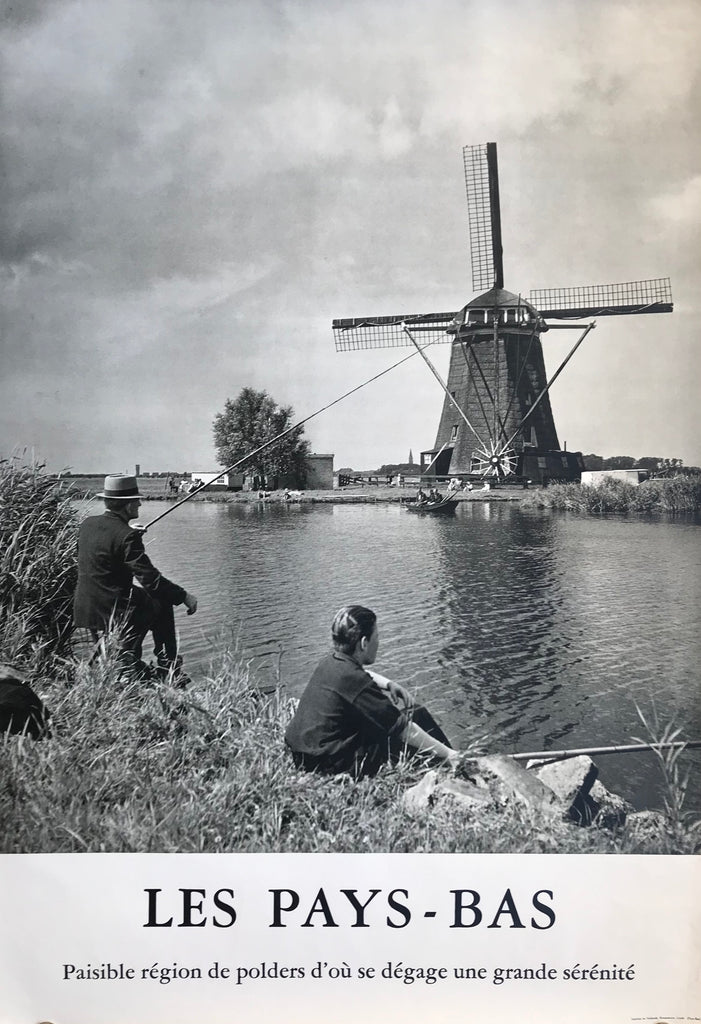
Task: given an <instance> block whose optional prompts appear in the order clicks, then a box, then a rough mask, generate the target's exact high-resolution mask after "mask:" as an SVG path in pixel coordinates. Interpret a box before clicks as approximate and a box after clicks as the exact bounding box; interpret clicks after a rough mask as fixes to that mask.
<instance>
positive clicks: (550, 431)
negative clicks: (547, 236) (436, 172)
mask: <svg viewBox="0 0 701 1024" xmlns="http://www.w3.org/2000/svg"><path fill="white" fill-rule="evenodd" d="M463 163H464V168H465V183H466V190H467V209H468V220H469V226H470V242H471V247H470V253H471V263H472V287H473V290H474V291H480V292H482V294H480V295H478V296H477V297H476V298H474V299H472V301H470V302H468V303H467V305H466V306H464V307H463V308H462V309H460V310H458V311H457V312H445V313H420V314H413V313H412V314H397V315H395V316H375V317H353V318H351V319H342V320H334V321H333V332H334V337H335V342H336V350H337V351H339V352H342V351H349V350H358V349H374V348H394V347H396V346H401V345H412V344H413V345H414V346H415V347H416V348H417V349H418V351H419V353H420V354H421V356H422V358H423V359H424V360H425V362H426V363H427V365H428V366H429V369H430V370H431V372H432V373H433V374H434V376H435V377H436V379H437V380H438V382H439V383H440V385H441V387H442V388H443V391H444V393H445V398H444V402H443V410H442V413H441V418H440V421H439V424H438V430H437V433H436V441H435V444H434V446H433V448H431V449H428V450H427V451H424V452H422V453H421V469H422V474H425V475H430V476H448V475H451V476H453V475H458V476H459V475H462V476H466V475H477V476H480V477H486V478H490V477H491V478H507V477H514V476H515V477H518V476H521V475H523V476H528V477H530V478H531V479H533V480H539V481H544V480H546V479H551V480H552V479H575V478H578V476H579V474H580V472H581V470H582V468H583V463H582V459H581V454H580V453H574V452H566V451H562V450H560V443H559V440H558V436H557V431H556V429H555V422H554V419H553V414H552V409H551V406H550V396H549V391H550V387H551V386H552V384H553V383H554V381H555V380H556V378H557V377H558V376H559V375H560V373H561V372H562V370H563V369H564V368H565V366H566V364H567V363H568V362H569V360H570V359H571V358H572V356H573V355H574V353H575V351H576V350H577V348H578V347H579V345H580V344H581V343H582V341H583V340H584V338H585V337H586V335H587V334H588V333H589V331H591V330H592V328H593V327H594V326H595V323H594V322H593V321H592V322H590V323H589V324H587V325H586V326H583V325H582V324H576V323H575V324H573V323H569V322H567V321H576V320H585V319H589V318H591V317H598V316H622V315H630V314H636V313H670V312H671V311H672V308H673V306H672V294H671V287H670V281H669V278H655V279H651V280H646V281H628V282H625V283H623V284H609V285H594V286H585V287H579V288H544V289H534V290H532V291H531V292H530V293H529V296H528V298H527V299H525V298H523V297H522V296H521V295H514V294H513V293H512V292H509V291H507V290H506V289H505V288H504V267H503V257H502V241H501V212H500V206H499V175H498V169H497V147H496V143H494V142H488V143H486V144H483V145H479V146H465V147H464V149H463ZM483 289H487V290H486V291H482V290H483ZM552 320H558V321H564V322H563V323H557V324H553V323H548V321H552ZM553 329H559V330H567V329H569V330H576V331H579V332H580V336H579V338H578V339H577V341H576V342H575V344H574V346H573V347H572V348H571V350H570V351H569V353H568V354H567V356H566V357H565V359H564V360H563V361H562V362H561V364H560V366H559V367H558V369H557V370H556V371H555V373H553V374H552V376H551V377H550V378H549V379H548V378H547V376H546V371H545V362H544V358H543V349H542V345H541V334H544V333H545V332H546V331H548V330H553ZM419 341H420V342H421V343H419ZM435 342H448V343H450V344H451V345H452V351H451V357H450V366H449V370H448V379H447V381H443V380H442V378H441V376H440V374H439V373H438V372H437V370H436V369H435V367H434V366H433V364H432V363H431V361H430V360H429V358H428V356H427V355H426V352H425V349H426V348H427V347H428V346H429V345H430V344H433V343H435Z"/></svg>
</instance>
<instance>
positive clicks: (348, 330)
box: [332, 313, 458, 352]
mask: <svg viewBox="0 0 701 1024" xmlns="http://www.w3.org/2000/svg"><path fill="white" fill-rule="evenodd" d="M457 315H458V314H457V313H420V314H416V313H398V314H396V315H394V316H373V317H348V318H346V319H344V320H334V321H333V325H332V326H333V335H334V339H335V342H336V351H337V352H354V351H357V350H358V349H370V348H402V347H403V346H406V345H410V344H411V342H410V341H409V339H408V338H407V335H406V332H405V331H404V330H403V328H402V324H406V325H407V327H410V328H411V330H412V332H413V333H416V334H418V335H419V337H420V338H421V342H422V344H433V343H435V342H448V341H452V337H451V336H450V335H449V334H446V331H447V329H448V328H449V327H450V326H451V324H454V323H455V319H456V317H457Z"/></svg>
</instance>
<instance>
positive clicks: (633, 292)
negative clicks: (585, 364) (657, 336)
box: [528, 277, 674, 320]
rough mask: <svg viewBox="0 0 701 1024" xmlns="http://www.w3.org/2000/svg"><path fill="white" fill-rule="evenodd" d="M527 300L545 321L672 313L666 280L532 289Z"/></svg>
mask: <svg viewBox="0 0 701 1024" xmlns="http://www.w3.org/2000/svg"><path fill="white" fill-rule="evenodd" d="M528 300H529V302H530V303H531V305H532V306H535V308H536V309H537V310H538V312H539V313H540V315H541V316H542V317H544V318H545V319H548V318H550V319H553V320H579V319H580V318H583V317H592V316H621V315H626V314H629V313H671V312H672V310H673V308H674V307H673V305H672V286H671V284H670V280H669V278H668V277H654V278H651V279H649V280H647V281H625V282H624V283H622V284H598V285H589V286H586V287H583V288H535V289H533V290H532V291H531V292H530V294H529V296H528Z"/></svg>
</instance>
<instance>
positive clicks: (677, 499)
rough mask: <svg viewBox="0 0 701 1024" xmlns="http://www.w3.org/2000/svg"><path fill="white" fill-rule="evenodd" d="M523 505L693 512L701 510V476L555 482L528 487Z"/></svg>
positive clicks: (600, 510)
mask: <svg viewBox="0 0 701 1024" xmlns="http://www.w3.org/2000/svg"><path fill="white" fill-rule="evenodd" d="M521 508H524V509H528V508H533V509H543V508H544V509H552V510H553V511H560V512H583V513H586V514H588V515H627V514H631V513H637V514H646V515H658V514H668V515H669V514H672V515H675V514H679V513H689V512H691V513H693V512H698V511H699V510H701V480H699V478H698V477H685V476H677V477H672V478H670V479H659V480H645V481H644V482H643V483H641V484H639V485H637V486H636V485H634V484H629V483H627V482H625V481H623V480H611V479H609V480H604V481H603V482H602V483H600V484H598V485H596V486H595V487H591V486H586V487H583V486H582V485H581V484H551V485H550V486H549V487H546V488H545V489H543V490H538V491H528V492H527V493H526V495H524V497H523V500H522V502H521Z"/></svg>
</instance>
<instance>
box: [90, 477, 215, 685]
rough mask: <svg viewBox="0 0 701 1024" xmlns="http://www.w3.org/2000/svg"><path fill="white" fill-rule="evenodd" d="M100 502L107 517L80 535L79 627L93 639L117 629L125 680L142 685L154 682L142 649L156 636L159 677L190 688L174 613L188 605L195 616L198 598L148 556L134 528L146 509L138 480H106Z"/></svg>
mask: <svg viewBox="0 0 701 1024" xmlns="http://www.w3.org/2000/svg"><path fill="white" fill-rule="evenodd" d="M98 497H100V498H102V499H103V501H104V503H105V511H104V512H103V514H102V515H99V516H89V517H88V518H87V519H84V520H83V522H82V523H81V526H80V530H79V531H78V585H77V587H76V591H75V596H74V600H73V621H74V623H75V625H76V626H78V627H79V628H85V629H88V630H90V631H91V632H93V633H104V632H107V631H108V630H111V629H116V631H117V633H118V636H119V645H120V661H121V662H122V664H123V666H124V671H125V675H127V676H129V677H133V678H137V679H144V678H148V676H149V671H148V667H147V666H146V665H145V664H144V662H143V661H142V646H143V641H144V638H145V636H146V634H147V633H148V632H149V631H150V632H151V633H152V634H153V644H154V654H155V656H156V662H157V674H158V675H159V676H161V677H163V678H166V677H170V678H171V679H172V680H173V681H177V682H178V683H180V684H184V683H186V682H187V681H188V679H187V676H186V675H185V674H184V673H183V671H182V658H181V657H180V656H179V655H178V642H177V637H176V633H175V616H174V614H173V607H174V606H175V605H181V604H184V605H185V607H186V608H187V613H188V615H194V613H195V612H196V611H197V598H196V597H195V596H194V595H193V594H190V593H189V592H188V591H187V590H185V589H184V588H183V587H180V586H178V585H177V584H176V583H171V581H170V580H168V579H166V578H165V576H162V575H161V573H160V572H159V571H158V569H157V568H156V567H155V566H154V565H153V563H152V562H151V560H150V559H149V557H148V555H147V554H146V551H145V550H144V542H143V538H142V535H141V532H140V530H138V529H135V528H133V527H131V526H130V525H129V524H130V522H131V521H132V520H133V519H136V517H137V516H138V514H139V506H140V504H141V498H140V494H139V488H138V484H137V480H136V477H135V476H121V475H111V476H106V477H105V485H104V490H103V492H102V494H100V495H98ZM135 580H136V581H137V583H138V584H139V586H135V585H134V581H135Z"/></svg>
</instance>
